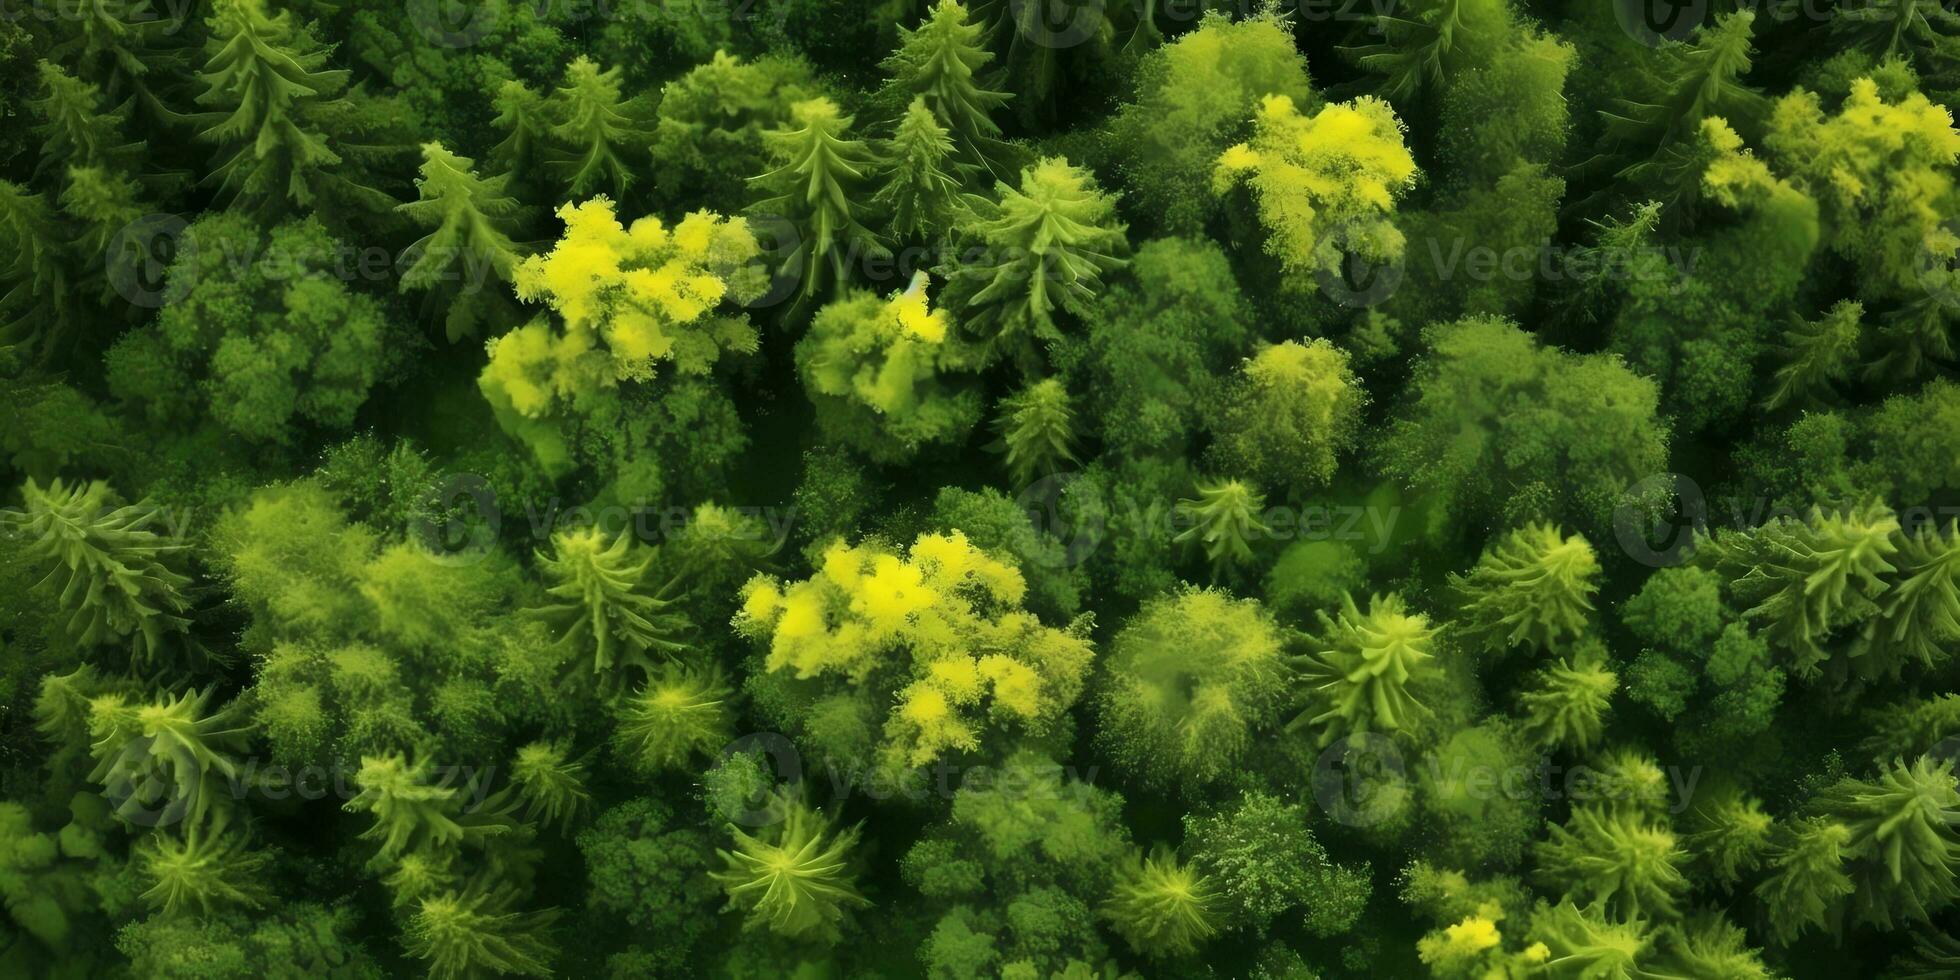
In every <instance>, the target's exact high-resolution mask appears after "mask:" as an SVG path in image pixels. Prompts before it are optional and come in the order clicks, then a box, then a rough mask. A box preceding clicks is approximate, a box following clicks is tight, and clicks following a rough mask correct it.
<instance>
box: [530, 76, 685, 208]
mask: <svg viewBox="0 0 1960 980" xmlns="http://www.w3.org/2000/svg"><path fill="white" fill-rule="evenodd" d="M619 74H620V70H619V69H618V68H609V69H606V70H604V71H601V70H600V68H599V66H598V64H596V63H595V62H593V60H592V59H590V58H587V57H585V56H583V55H581V56H579V57H578V58H575V59H573V61H572V63H571V64H570V65H568V66H566V68H565V84H564V85H562V86H560V87H559V88H558V90H557V91H555V92H553V93H552V94H551V97H550V98H549V99H547V100H546V103H545V111H546V113H547V117H548V118H549V119H550V120H551V130H550V133H551V138H552V140H553V141H554V143H555V144H556V148H555V152H553V153H550V154H547V157H548V162H550V163H551V164H552V165H553V167H554V168H555V169H556V171H557V174H558V176H559V177H560V178H561V179H562V180H564V182H565V186H566V188H567V189H569V190H570V191H571V196H572V197H574V198H583V197H585V196H586V195H587V194H590V193H592V191H594V190H595V189H597V188H599V187H600V186H602V185H604V186H607V187H610V188H611V189H612V192H613V195H614V196H615V197H623V196H624V195H625V194H626V189H627V188H628V187H631V186H632V184H633V176H634V174H633V171H634V169H635V166H634V163H635V161H636V160H637V159H638V158H639V156H640V154H641V153H642V152H644V149H645V147H646V145H647V143H648V142H649V141H650V140H651V139H652V138H653V134H652V133H651V132H649V131H648V130H647V129H646V128H645V127H644V126H643V125H642V124H641V121H640V120H639V119H638V118H637V116H638V111H637V110H636V108H635V107H634V106H633V104H632V103H631V101H630V100H627V99H625V98H623V97H622V96H621V95H620V79H619ZM519 101H521V99H520V100H519ZM515 121H516V120H514V122H515ZM514 131H515V130H513V132H514Z"/></svg>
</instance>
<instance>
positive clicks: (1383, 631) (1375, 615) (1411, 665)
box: [1287, 594, 1437, 745]
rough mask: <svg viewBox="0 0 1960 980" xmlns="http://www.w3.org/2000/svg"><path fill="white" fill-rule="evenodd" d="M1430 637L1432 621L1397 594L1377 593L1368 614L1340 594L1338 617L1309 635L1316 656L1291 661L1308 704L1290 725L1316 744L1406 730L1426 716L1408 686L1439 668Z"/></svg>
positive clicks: (1322, 621) (1351, 598) (1324, 616)
mask: <svg viewBox="0 0 1960 980" xmlns="http://www.w3.org/2000/svg"><path fill="white" fill-rule="evenodd" d="M1435 638H1436V630H1435V629H1434V628H1432V627H1431V626H1430V625H1429V617H1428V616H1425V615H1423V614H1422V613H1419V612H1413V611H1411V610H1410V609H1409V608H1408V607H1407V606H1406V605H1405V604H1404V603H1403V601H1402V597H1401V596H1399V595H1394V594H1389V595H1376V596H1374V597H1373V598H1371V599H1369V600H1368V611H1367V612H1366V613H1363V612H1362V611H1361V609H1360V607H1359V606H1357V605H1356V604H1355V602H1354V596H1353V595H1348V596H1345V597H1343V599H1342V606H1341V610H1340V613H1339V615H1336V616H1329V615H1327V613H1325V612H1322V613H1321V614H1320V632H1319V633H1318V634H1316V635H1313V636H1309V637H1307V639H1308V641H1309V643H1310V644H1311V645H1312V647H1313V652H1312V653H1309V654H1306V655H1303V656H1301V657H1299V658H1296V660H1295V664H1296V666H1297V667H1298V669H1299V671H1300V675H1301V678H1302V680H1303V681H1305V683H1306V701H1307V706H1306V709H1305V710H1304V711H1302V712H1301V713H1300V714H1299V715H1298V716H1297V717H1295V718H1294V719H1293V721H1292V722H1291V723H1289V725H1288V726H1287V727H1288V728H1289V729H1295V730H1297V729H1301V728H1313V729H1315V730H1317V731H1318V732H1319V742H1320V744H1321V745H1330V744H1332V743H1333V742H1334V741H1336V740H1338V739H1341V738H1345V737H1347V736H1349V735H1353V734H1356V733H1359V732H1394V731H1400V730H1403V729H1406V728H1408V727H1409V726H1410V725H1411V724H1412V723H1414V722H1415V721H1416V720H1417V719H1418V718H1419V717H1421V716H1422V715H1423V714H1424V713H1426V711H1427V709H1426V708H1424V707H1423V706H1422V705H1421V703H1419V702H1417V701H1416V699H1415V697H1414V695H1412V694H1411V693H1410V692H1409V686H1410V685H1411V684H1412V683H1414V682H1417V681H1419V680H1422V679H1424V678H1425V677H1427V676H1429V675H1432V674H1434V673H1435V671H1436V670H1437V667H1436V664H1435V654H1434V653H1433V652H1431V650H1432V647H1433V645H1434V643H1435Z"/></svg>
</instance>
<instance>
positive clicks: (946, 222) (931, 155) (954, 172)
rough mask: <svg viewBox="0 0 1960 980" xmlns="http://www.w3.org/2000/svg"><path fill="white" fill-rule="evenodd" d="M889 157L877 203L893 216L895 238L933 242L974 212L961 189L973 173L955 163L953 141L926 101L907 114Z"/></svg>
mask: <svg viewBox="0 0 1960 980" xmlns="http://www.w3.org/2000/svg"><path fill="white" fill-rule="evenodd" d="M884 155H885V164H886V168H887V169H886V170H885V173H884V175H883V179H884V186H883V187H881V188H879V189H878V193H877V196H876V197H874V198H873V199H872V200H873V203H875V204H876V205H877V206H878V210H880V211H882V212H884V213H886V214H889V215H891V229H892V233H893V234H894V235H896V236H898V237H899V238H909V239H916V240H923V241H932V240H935V239H938V238H940V237H941V236H943V235H945V234H946V233H947V232H948V231H950V230H951V229H952V228H953V226H954V225H955V224H957V223H958V222H959V221H960V220H961V219H963V218H965V217H966V216H967V215H969V214H970V213H971V212H972V205H971V202H972V201H973V200H974V199H973V198H971V197H970V196H969V195H967V194H965V193H963V192H962V191H961V189H960V188H961V185H962V184H963V183H964V175H965V174H966V172H967V171H968V170H970V169H972V168H971V167H969V166H967V165H965V164H962V163H959V162H957V161H955V160H953V159H952V156H953V140H952V138H951V137H950V136H949V135H948V134H947V131H946V129H945V127H943V126H941V125H940V124H939V121H938V120H937V119H936V118H934V116H933V114H932V112H931V110H929V109H927V108H926V104H925V97H924V96H919V97H916V98H914V99H913V100H912V104H911V106H910V107H908V108H907V109H906V110H905V115H904V116H902V117H901V118H900V119H899V121H898V128H897V129H896V130H894V131H893V133H892V138H891V139H890V140H887V141H886V143H885V153H884Z"/></svg>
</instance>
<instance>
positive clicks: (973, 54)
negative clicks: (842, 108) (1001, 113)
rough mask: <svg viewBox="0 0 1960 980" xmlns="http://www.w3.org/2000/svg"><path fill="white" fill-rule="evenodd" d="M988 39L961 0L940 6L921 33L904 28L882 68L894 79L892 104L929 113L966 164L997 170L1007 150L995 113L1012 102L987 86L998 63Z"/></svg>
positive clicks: (944, 1)
mask: <svg viewBox="0 0 1960 980" xmlns="http://www.w3.org/2000/svg"><path fill="white" fill-rule="evenodd" d="M983 34H984V28H983V27H982V26H981V25H980V24H977V23H974V22H972V21H971V20H969V19H968V17H967V10H966V7H965V6H964V5H963V4H961V3H960V2H959V0H939V3H937V4H935V5H934V6H933V8H932V10H931V11H930V12H929V13H927V15H926V18H925V20H924V21H921V22H920V24H919V26H918V27H916V28H912V29H907V28H904V27H901V28H899V32H898V47H897V48H896V49H895V50H893V51H892V53H891V54H890V55H889V56H887V57H886V58H885V60H884V61H883V62H882V63H881V67H883V68H884V69H885V70H886V71H887V72H890V73H891V76H892V77H891V80H890V81H888V82H886V83H885V91H886V93H887V98H891V99H894V100H897V99H906V100H909V101H912V102H913V104H914V105H917V106H919V107H921V108H924V109H926V110H927V111H929V112H930V113H931V114H932V117H933V118H934V119H935V120H937V122H938V125H939V126H940V127H941V128H943V129H944V130H945V131H947V132H948V133H950V134H951V138H952V140H953V141H954V142H955V143H956V145H957V146H958V148H959V152H960V156H961V159H962V161H963V162H965V163H967V164H969V165H973V166H980V167H986V168H988V169H989V170H994V169H995V168H996V166H997V161H998V160H1000V159H1001V154H1002V150H1003V149H1004V147H1003V145H1002V144H1001V142H1000V139H999V136H1000V126H998V125H996V124H995V123H994V120H993V111H994V110H995V109H998V108H1000V107H1001V106H1003V105H1006V104H1007V100H1008V99H1009V98H1011V96H1010V95H1008V93H1006V92H996V91H994V90H992V89H989V88H987V87H986V86H985V84H983V82H982V80H981V72H982V71H984V70H985V69H986V66H987V63H988V62H990V61H992V60H993V57H994V56H993V53H992V52H990V51H988V50H987V49H986V47H985V45H984V39H983V37H982V35H983Z"/></svg>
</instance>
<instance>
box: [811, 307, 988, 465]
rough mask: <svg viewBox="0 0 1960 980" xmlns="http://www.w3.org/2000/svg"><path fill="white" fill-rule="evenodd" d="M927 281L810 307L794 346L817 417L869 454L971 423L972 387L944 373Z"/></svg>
mask: <svg viewBox="0 0 1960 980" xmlns="http://www.w3.org/2000/svg"><path fill="white" fill-rule="evenodd" d="M927 288H928V280H927V276H926V274H925V273H924V272H919V273H917V274H916V275H914V276H913V278H912V284H911V285H910V286H909V287H908V288H906V289H904V290H902V291H900V292H897V293H894V294H892V295H891V296H890V297H889V298H880V297H878V296H877V295H875V294H873V293H871V292H869V291H866V290H852V291H850V292H849V293H847V294H846V295H845V296H844V297H843V298H842V299H839V300H837V301H835V302H833V303H830V304H828V305H826V306H825V307H824V308H823V309H822V310H820V311H818V313H817V315H816V318H815V319H814V320H812V321H811V323H810V329H809V331H808V332H807V333H805V334H804V336H803V339H802V340H801V341H800V342H798V343H797V345H796V366H797V370H798V371H799V372H800V373H801V375H802V377H803V385H804V388H805V389H807V391H808V392H809V395H810V400H811V402H812V403H814V404H815V405H816V407H817V424H818V425H819V426H821V427H822V428H823V431H824V433H825V434H826V435H828V436H830V437H832V438H834V439H836V440H837V441H839V442H842V443H845V444H847V445H850V446H853V447H855V448H857V449H860V450H863V451H864V452H865V453H866V454H867V455H869V456H870V457H871V458H873V459H876V460H880V461H890V462H897V461H903V460H905V459H908V458H910V457H911V456H912V455H913V454H915V453H917V452H918V450H919V449H920V447H922V446H924V445H926V444H929V443H946V442H954V441H957V440H958V439H960V438H962V437H964V436H965V435H966V434H967V432H968V431H969V430H971V429H972V428H973V426H974V424H975V423H977V422H978V421H979V420H980V411H981V406H980V393H979V391H978V390H977V389H976V388H975V387H974V386H972V385H970V384H965V383H962V382H960V381H958V380H954V379H951V378H947V377H944V376H943V375H944V374H946V373H948V369H949V366H950V365H951V364H952V362H953V361H954V359H955V358H954V356H953V355H952V354H951V353H950V351H949V347H950V346H951V345H949V344H947V343H946V339H947V338H946V328H947V325H948V324H947V319H946V314H945V312H944V311H942V310H935V309H933V308H932V307H931V304H930V301H929V300H928V297H927Z"/></svg>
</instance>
